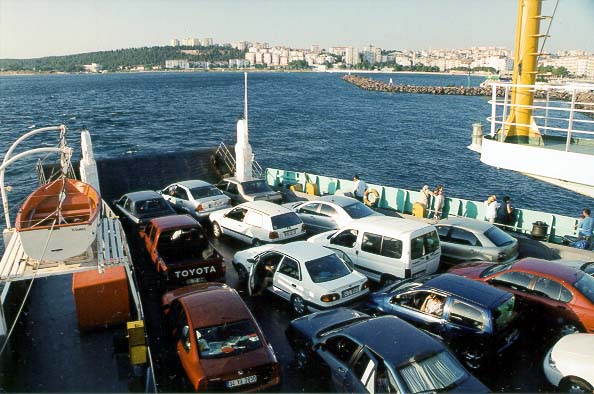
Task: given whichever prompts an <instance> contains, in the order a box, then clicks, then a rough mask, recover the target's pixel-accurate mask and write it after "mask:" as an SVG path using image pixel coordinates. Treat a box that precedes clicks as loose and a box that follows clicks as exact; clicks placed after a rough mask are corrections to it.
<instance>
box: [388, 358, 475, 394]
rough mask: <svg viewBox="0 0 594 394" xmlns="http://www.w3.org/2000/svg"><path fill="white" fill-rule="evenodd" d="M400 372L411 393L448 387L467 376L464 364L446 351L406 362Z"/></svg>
mask: <svg viewBox="0 0 594 394" xmlns="http://www.w3.org/2000/svg"><path fill="white" fill-rule="evenodd" d="M398 373H400V375H401V376H402V378H403V379H404V382H405V383H406V385H407V386H408V388H409V390H407V391H409V392H411V393H418V392H430V391H432V390H442V389H446V388H448V387H451V386H452V385H454V384H455V383H456V382H458V381H459V380H460V379H462V378H463V377H464V376H466V372H464V369H463V368H462V366H461V365H460V364H459V363H458V362H457V361H456V359H454V357H453V356H452V355H451V354H449V352H446V351H443V352H441V353H437V354H434V355H432V356H430V357H427V358H425V359H423V360H420V361H413V362H412V363H410V364H406V365H405V366H404V367H401V368H399V369H398Z"/></svg>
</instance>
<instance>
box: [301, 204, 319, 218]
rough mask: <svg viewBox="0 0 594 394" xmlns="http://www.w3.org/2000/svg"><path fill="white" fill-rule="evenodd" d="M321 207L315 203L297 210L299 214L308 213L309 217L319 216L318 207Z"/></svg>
mask: <svg viewBox="0 0 594 394" xmlns="http://www.w3.org/2000/svg"><path fill="white" fill-rule="evenodd" d="M319 206H320V203H317V202H314V203H311V204H305V205H303V206H301V208H299V209H298V210H297V212H299V213H307V214H309V215H317V214H318V212H317V211H318V207H319Z"/></svg>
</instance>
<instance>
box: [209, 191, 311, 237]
mask: <svg viewBox="0 0 594 394" xmlns="http://www.w3.org/2000/svg"><path fill="white" fill-rule="evenodd" d="M209 219H210V221H211V222H212V233H213V235H214V236H215V237H217V238H218V237H220V236H221V235H223V234H225V235H228V236H230V237H233V238H236V239H238V240H240V241H243V242H247V243H248V244H250V245H253V246H258V245H262V244H265V243H271V242H283V241H288V240H295V239H296V238H299V237H302V236H304V235H305V226H304V225H303V221H301V219H300V218H299V216H297V214H296V213H295V212H293V211H291V210H290V209H288V208H285V207H283V206H280V205H277V204H273V203H271V202H268V201H250V202H244V203H243V204H239V205H238V206H236V207H235V208H230V209H223V210H220V211H216V212H213V213H211V214H210V216H209Z"/></svg>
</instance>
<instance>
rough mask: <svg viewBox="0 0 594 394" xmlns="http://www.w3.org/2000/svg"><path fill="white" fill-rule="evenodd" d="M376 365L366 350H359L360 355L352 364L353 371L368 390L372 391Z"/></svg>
mask: <svg viewBox="0 0 594 394" xmlns="http://www.w3.org/2000/svg"><path fill="white" fill-rule="evenodd" d="M376 367H377V366H376V363H375V360H372V359H371V357H369V355H368V354H367V352H361V355H360V356H359V358H358V359H357V361H355V363H354V364H353V373H354V374H355V376H356V377H357V378H358V379H359V380H360V381H361V383H363V385H364V386H365V387H366V388H367V391H369V392H372V390H373V386H374V383H375V370H376Z"/></svg>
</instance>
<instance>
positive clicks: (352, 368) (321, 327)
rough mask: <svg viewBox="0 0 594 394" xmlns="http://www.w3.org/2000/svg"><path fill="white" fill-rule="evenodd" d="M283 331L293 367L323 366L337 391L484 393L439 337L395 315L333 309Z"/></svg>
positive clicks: (297, 321)
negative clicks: (293, 358) (291, 351)
mask: <svg viewBox="0 0 594 394" xmlns="http://www.w3.org/2000/svg"><path fill="white" fill-rule="evenodd" d="M286 334H287V338H288V339H289V343H290V344H291V346H292V347H293V350H294V351H295V357H296V361H297V366H298V367H299V368H300V369H307V368H311V367H312V366H314V365H317V366H319V367H322V368H323V370H325V371H326V372H328V374H329V376H330V379H331V381H332V383H333V385H334V388H335V389H336V391H339V392H351V393H420V392H436V391H437V392H443V391H453V392H473V393H476V392H487V391H488V389H487V387H485V386H484V385H483V384H482V383H481V382H480V381H479V380H477V379H476V378H474V377H473V376H472V375H470V374H469V373H468V372H467V371H466V370H465V369H464V367H463V366H462V364H460V362H458V360H457V359H456V358H455V357H454V356H453V355H452V354H451V353H450V352H449V350H448V349H447V347H446V346H445V345H444V344H443V343H442V342H441V341H439V340H437V339H435V338H433V337H432V336H430V335H428V334H426V333H424V332H422V331H421V330H418V329H416V328H415V327H413V326H412V325H410V324H408V323H407V322H405V321H404V320H401V319H398V318H396V317H394V316H381V317H371V316H368V315H366V314H364V313H361V312H357V311H354V310H352V309H346V308H338V309H331V310H328V311H323V312H318V313H313V314H310V315H307V316H304V317H302V318H299V319H295V320H293V321H292V322H291V324H290V326H289V328H288V329H287V332H286Z"/></svg>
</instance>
